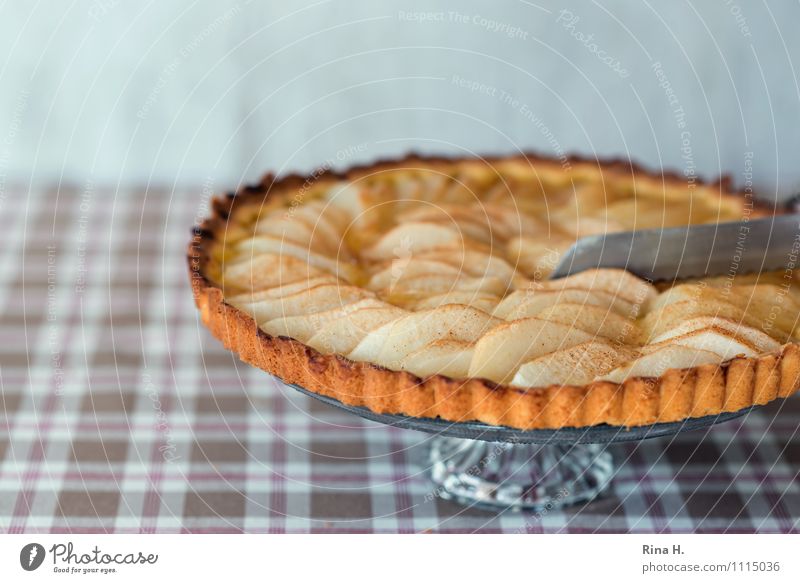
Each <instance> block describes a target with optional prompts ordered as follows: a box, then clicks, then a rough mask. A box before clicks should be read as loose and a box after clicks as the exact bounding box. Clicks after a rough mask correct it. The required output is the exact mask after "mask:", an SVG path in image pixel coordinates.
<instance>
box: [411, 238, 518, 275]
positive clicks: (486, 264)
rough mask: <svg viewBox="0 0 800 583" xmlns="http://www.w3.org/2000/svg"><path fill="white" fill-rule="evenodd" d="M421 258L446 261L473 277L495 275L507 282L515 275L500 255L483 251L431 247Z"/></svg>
mask: <svg viewBox="0 0 800 583" xmlns="http://www.w3.org/2000/svg"><path fill="white" fill-rule="evenodd" d="M418 257H419V258H421V259H426V260H436V261H441V262H443V263H447V264H449V265H452V266H453V267H456V268H457V269H458V270H459V271H463V272H464V273H466V274H467V275H471V276H473V277H484V276H487V277H496V278H498V279H499V280H501V281H502V282H504V283H506V284H508V283H510V282H512V280H514V279H515V278H516V277H517V274H516V273H515V271H514V267H513V266H512V265H511V264H510V263H508V262H507V261H506V260H505V259H503V258H502V257H498V256H496V255H492V254H490V253H487V252H485V251H478V250H475V249H463V248H462V247H461V246H458V247H453V248H452V249H431V250H429V251H425V252H424V253H421V254H420V255H418Z"/></svg>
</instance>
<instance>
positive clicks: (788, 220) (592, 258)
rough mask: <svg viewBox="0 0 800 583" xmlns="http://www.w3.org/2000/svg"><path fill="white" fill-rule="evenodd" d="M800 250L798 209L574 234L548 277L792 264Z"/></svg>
mask: <svg viewBox="0 0 800 583" xmlns="http://www.w3.org/2000/svg"><path fill="white" fill-rule="evenodd" d="M798 254H800V215H795V214H786V215H774V216H770V217H765V218H759V219H753V220H744V221H736V222H729V223H712V224H705V225H686V226H682V227H671V228H667V229H643V230H640V231H627V232H623V233H608V234H606V235H594V236H590V237H583V238H581V239H578V241H576V242H575V244H574V245H572V247H570V248H569V250H567V252H566V253H565V254H564V256H563V257H562V258H561V260H560V261H559V263H558V265H557V266H556V268H555V270H554V271H553V272H552V274H551V275H550V279H558V278H561V277H566V276H568V275H571V274H573V273H578V272H580V271H584V270H586V269H593V268H597V267H617V268H621V269H625V270H627V271H630V272H631V273H633V274H634V275H638V276H639V277H641V278H643V279H646V280H649V281H664V280H669V281H673V280H676V279H685V278H691V277H707V276H714V275H726V274H733V275H735V274H738V273H753V272H761V271H772V270H778V269H787V268H789V269H793V268H794V267H795V264H796V263H797V260H798Z"/></svg>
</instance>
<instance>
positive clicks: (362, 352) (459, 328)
mask: <svg viewBox="0 0 800 583" xmlns="http://www.w3.org/2000/svg"><path fill="white" fill-rule="evenodd" d="M498 322H499V321H498V320H496V319H495V318H492V317H491V316H490V315H489V314H487V313H486V312H481V311H480V310H476V309H475V308H470V307H468V306H459V305H448V306H442V307H441V308H436V309H435V310H425V311H421V312H414V313H411V314H409V315H407V316H404V317H403V318H400V319H399V320H395V321H393V322H390V323H389V324H385V325H383V326H381V327H380V328H378V329H376V330H373V331H371V332H370V333H369V334H367V335H366V336H365V337H364V339H363V340H362V341H361V342H360V343H359V344H358V346H356V347H355V349H354V350H353V351H352V352H351V353H350V354H349V356H348V357H349V358H350V359H351V360H360V361H367V362H374V363H377V364H380V365H383V366H386V367H388V368H392V369H397V367H398V365H399V363H400V361H401V360H402V359H403V358H404V357H406V356H407V355H408V354H410V353H411V352H413V351H415V350H417V349H419V348H421V347H423V346H425V345H426V344H428V343H429V342H432V341H435V340H461V341H464V342H473V341H475V340H476V339H477V338H480V337H481V336H482V335H483V334H485V333H486V331H487V330H489V329H490V328H492V327H493V326H495V325H496V324H497V323H498Z"/></svg>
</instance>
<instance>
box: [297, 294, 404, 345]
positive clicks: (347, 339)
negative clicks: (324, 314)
mask: <svg viewBox="0 0 800 583" xmlns="http://www.w3.org/2000/svg"><path fill="white" fill-rule="evenodd" d="M406 314H408V312H407V311H406V310H403V309H401V308H397V307H395V306H389V307H385V308H364V309H360V310H356V311H354V312H352V313H351V314H349V316H348V317H347V318H340V319H335V320H331V321H330V322H327V323H326V324H324V325H323V326H322V327H321V328H320V329H319V330H318V331H317V332H316V333H315V334H314V335H313V336H311V338H309V339H308V340H307V341H306V344H308V345H309V346H311V347H312V348H315V349H317V350H318V351H319V352H322V353H323V354H348V353H350V352H351V351H352V350H353V349H354V348H355V347H356V346H357V345H358V343H359V342H361V340H363V338H364V336H366V335H367V334H368V333H369V332H370V331H371V330H374V329H375V328H379V327H381V326H383V325H384V324H387V323H389V322H392V321H393V320H397V319H398V318H401V317H403V316H405V315H406Z"/></svg>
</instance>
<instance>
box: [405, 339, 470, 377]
mask: <svg viewBox="0 0 800 583" xmlns="http://www.w3.org/2000/svg"><path fill="white" fill-rule="evenodd" d="M474 347H475V345H474V344H473V343H471V342H461V341H459V340H435V341H434V342H429V343H428V344H426V345H425V346H423V347H422V348H419V349H417V350H415V351H413V352H411V353H410V354H408V355H406V356H405V357H404V358H402V359H401V360H400V363H399V367H398V368H399V369H400V370H407V371H408V372H411V373H414V374H415V375H417V376H420V377H429V376H433V375H437V374H440V375H445V376H449V377H455V378H464V377H466V376H467V374H468V373H469V364H470V362H471V360H472V351H473V350H474Z"/></svg>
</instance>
